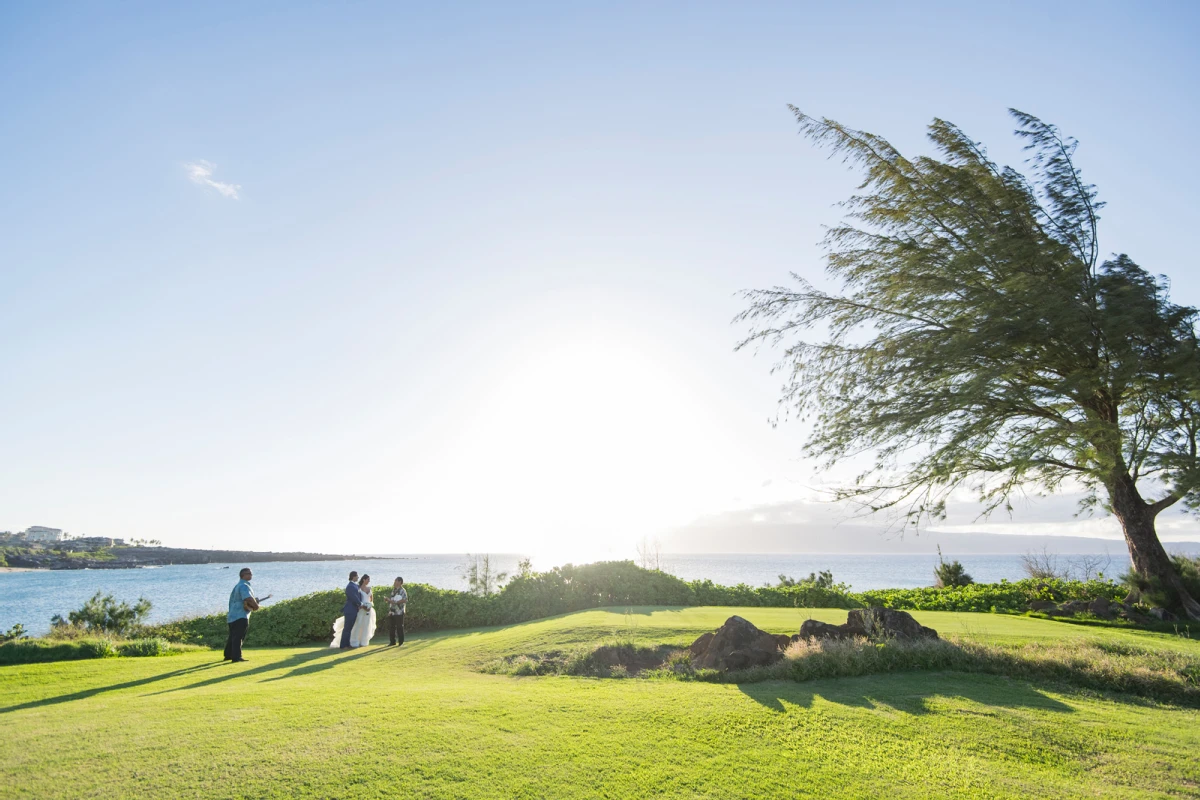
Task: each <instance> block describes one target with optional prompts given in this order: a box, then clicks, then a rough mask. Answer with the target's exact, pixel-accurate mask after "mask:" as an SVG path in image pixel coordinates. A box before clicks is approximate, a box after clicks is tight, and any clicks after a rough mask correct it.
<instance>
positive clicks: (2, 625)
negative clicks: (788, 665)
mask: <svg viewBox="0 0 1200 800" xmlns="http://www.w3.org/2000/svg"><path fill="white" fill-rule="evenodd" d="M492 558H493V562H494V563H495V564H497V565H498V569H499V570H512V569H513V568H514V567H516V565H517V561H518V560H519V559H520V558H521V556H519V555H512V554H509V555H498V556H493V557H492ZM1059 558H1060V562H1065V561H1069V560H1070V559H1072V558H1077V557H1073V556H1070V555H1061V556H1059ZM962 562H963V565H964V566H965V567H966V569H967V571H968V572H969V573H970V574H971V576H972V577H974V578H975V580H976V581H977V582H980V583H993V582H995V581H999V580H1000V579H1001V578H1007V579H1008V580H1018V579H1020V578H1022V577H1024V573H1023V572H1022V570H1021V557H1020V556H1018V555H976V556H967V557H964V558H963V559H962ZM936 563H937V556H936V555H771V554H758V555H670V554H664V556H663V564H662V566H663V569H664V570H665V571H667V572H670V573H671V574H673V575H677V576H679V577H680V578H683V579H684V580H694V579H699V578H709V579H711V580H712V581H714V582H715V583H719V584H722V585H726V586H732V585H736V584H739V583H747V584H750V585H752V586H757V585H762V584H764V583H768V582H771V583H774V582H775V581H776V580H778V576H779V574H780V573H782V574H785V575H791V576H793V577H796V578H802V577H804V576H806V575H808V574H809V573H810V572H818V571H820V570H823V569H827V570H831V571H832V572H833V577H834V579H835V580H837V581H841V582H844V583H848V584H850V586H851V588H853V589H855V590H857V591H862V590H865V589H885V588H911V587H917V586H930V585H932V584H933V566H934V564H936ZM462 564H463V556H461V555H417V556H406V557H399V558H388V559H380V560H372V561H309V562H268V563H261V564H252V565H251V567H252V568H253V569H254V588H255V591H256V592H257V593H258V594H259V595H260V596H261V595H265V594H270V595H272V599H271V601H268V603H270V602H273V601H275V600H285V599H287V598H290V597H299V596H300V595H304V594H309V593H310V592H316V591H321V590H324V589H341V588H342V587H343V586H345V585H346V577H347V574H348V573H349V572H350V570H352V569H355V570H358V571H359V572H360V573H361V572H367V573H370V575H371V577H372V578H373V582H374V583H375V584H376V585H380V584H383V585H390V584H391V582H392V579H394V578H395V577H396V576H398V575H399V576H401V577H403V578H404V580H405V581H407V582H409V583H427V584H430V585H432V586H436V587H439V588H442V589H464V588H466V581H465V580H464V579H463V578H462V576H461V569H462ZM241 566H244V565H242V564H233V565H225V564H199V565H176V566H164V567H145V568H142V569H120V570H58V571H39V572H12V573H3V574H0V630H8V629H9V627H10V626H12V625H14V624H16V623H18V622H19V623H21V624H22V625H24V626H25V629H26V630H27V631H29V632H30V633H32V634H35V635H36V634H41V633H45V632H46V631H47V630H49V628H50V617H51V616H52V615H54V614H56V613H57V614H62V615H63V616H64V617H65V616H66V614H67V612H68V611H70V610H72V609H77V608H79V607H80V606H81V605H83V603H84V601H86V600H87V599H88V598H89V597H91V596H92V595H93V594H95V593H96V592H98V591H103V592H105V593H112V594H113V595H114V596H115V597H116V598H117V599H118V600H129V601H134V600H136V599H137V598H139V597H145V598H147V599H149V600H150V601H151V602H152V603H153V610H152V611H151V614H150V621H151V622H166V621H169V620H173V619H179V618H181V617H191V616H196V615H200V614H214V613H217V612H223V611H224V610H225V609H226V608H227V603H228V598H229V592H230V590H231V589H232V588H233V585H234V584H235V583H237V570H238V568H240V567H241ZM533 566H534V568H535V569H539V570H544V569H549V568H551V567H554V566H557V565H556V564H553V563H539V561H538V560H537V559H536V558H535V559H534V560H533ZM1128 566H1129V562H1128V560H1127V559H1126V558H1125V556H1124V555H1118V556H1113V557H1112V561H1111V564H1110V565H1109V566H1108V567H1107V568H1106V569H1105V570H1104V571H1105V573H1106V574H1108V575H1113V576H1115V575H1118V574H1120V573H1121V572H1124V571H1125V570H1126V569H1127V568H1128Z"/></svg>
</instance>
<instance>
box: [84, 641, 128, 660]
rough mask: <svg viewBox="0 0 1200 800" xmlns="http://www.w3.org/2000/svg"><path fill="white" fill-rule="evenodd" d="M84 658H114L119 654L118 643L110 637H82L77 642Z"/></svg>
mask: <svg viewBox="0 0 1200 800" xmlns="http://www.w3.org/2000/svg"><path fill="white" fill-rule="evenodd" d="M77 644H78V646H79V649H80V651H81V652H83V653H86V655H84V656H83V658H112V657H113V656H118V655H120V653H118V652H117V648H116V645H114V644H113V643H112V641H111V640H109V639H80V640H79V641H78V642H77Z"/></svg>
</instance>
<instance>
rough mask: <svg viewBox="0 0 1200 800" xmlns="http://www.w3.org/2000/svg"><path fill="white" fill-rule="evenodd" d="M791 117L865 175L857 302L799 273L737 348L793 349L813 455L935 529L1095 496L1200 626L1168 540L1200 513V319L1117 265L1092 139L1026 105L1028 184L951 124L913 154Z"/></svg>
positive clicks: (850, 229)
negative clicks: (1177, 511) (1163, 532)
mask: <svg viewBox="0 0 1200 800" xmlns="http://www.w3.org/2000/svg"><path fill="white" fill-rule="evenodd" d="M792 111H793V112H794V113H795V115H796V119H797V120H798V121H799V123H800V130H801V132H802V133H804V134H805V135H806V136H807V137H808V138H810V139H811V140H812V141H814V142H815V143H817V144H819V145H822V146H824V147H827V148H828V149H829V150H830V151H832V154H833V155H836V156H841V157H842V158H843V159H844V160H845V161H846V162H847V163H849V164H851V165H852V166H854V167H857V168H860V169H861V170H862V171H863V173H864V179H863V182H862V184H861V185H860V186H859V189H858V192H857V193H856V194H855V195H853V196H852V197H851V198H850V199H849V200H847V201H846V202H845V203H844V204H843V206H844V208H845V209H846V212H847V218H846V220H845V221H844V222H843V223H841V224H839V225H837V226H836V227H833V228H831V229H830V230H829V232H828V234H827V237H826V240H825V247H826V251H827V253H828V255H827V260H828V271H829V273H830V274H831V276H832V277H834V278H835V279H838V280H839V281H840V283H841V286H842V288H841V289H840V291H838V292H835V293H829V292H825V291H822V290H820V289H818V288H816V287H814V286H813V285H811V284H810V283H808V282H807V281H805V280H804V279H803V278H800V277H799V276H797V275H793V278H794V279H795V282H796V285H794V286H789V287H775V288H773V289H767V290H761V291H752V292H748V293H747V298H748V301H749V306H748V308H747V309H746V310H745V311H744V312H743V313H742V314H741V315H739V317H738V321H740V322H742V323H744V324H748V325H749V333H748V335H747V338H746V339H745V340H744V341H742V342H741V344H740V345H739V347H746V346H749V345H754V344H759V343H761V344H766V345H769V346H771V347H780V348H783V350H782V352H783V355H782V358H781V360H780V362H779V364H778V365H777V367H776V369H779V370H781V371H782V372H783V374H785V375H786V380H785V384H784V393H783V397H782V401H781V402H782V405H783V406H784V408H785V409H787V410H789V411H790V412H794V413H797V414H799V415H800V416H802V417H810V416H811V418H812V419H813V422H814V426H813V432H812V435H811V437H810V438H809V440H808V441H807V443H806V445H805V449H806V452H807V453H808V454H809V455H810V456H814V457H818V458H820V459H822V460H823V461H824V462H825V463H827V464H832V463H835V462H837V461H839V460H841V459H843V458H846V457H848V456H850V455H852V454H857V453H860V452H862V451H869V452H873V453H874V461H873V463H872V465H871V466H870V468H868V469H867V470H866V471H865V472H864V473H863V474H862V475H860V476H859V478H858V480H857V481H856V482H855V483H854V484H853V485H852V486H848V487H845V488H844V490H843V491H842V492H841V493H840V496H841V498H843V499H858V500H860V501H862V502H863V503H864V504H865V505H866V507H867V508H868V509H871V510H883V509H891V510H892V511H893V512H899V513H900V514H901V515H902V518H903V519H904V520H905V521H906V523H908V524H917V523H918V522H920V521H921V520H927V519H936V518H939V517H944V515H945V508H946V500H947V498H948V496H949V495H950V493H951V492H952V491H954V490H956V489H959V488H963V487H965V488H969V489H971V490H973V491H974V492H976V493H977V495H978V497H979V499H980V501H981V502H982V503H983V508H984V511H985V513H990V512H992V511H994V510H996V509H998V508H1006V509H1009V510H1011V505H1010V498H1011V497H1012V496H1013V495H1014V494H1015V493H1018V492H1021V491H1025V490H1028V489H1033V490H1035V491H1041V492H1052V491H1056V490H1061V489H1064V488H1074V487H1082V488H1083V489H1084V490H1085V492H1086V494H1085V500H1084V504H1085V506H1088V507H1091V506H1099V507H1101V508H1103V509H1105V510H1107V511H1110V512H1111V513H1112V514H1113V515H1114V516H1115V517H1116V518H1117V520H1119V521H1120V523H1121V527H1122V529H1123V531H1124V534H1125V541H1126V543H1127V544H1128V547H1129V554H1130V556H1131V559H1132V561H1133V567H1134V570H1135V572H1137V573H1138V574H1139V575H1141V576H1143V577H1145V578H1147V579H1150V580H1153V581H1156V582H1160V583H1161V584H1162V585H1163V586H1164V587H1165V588H1167V589H1168V590H1170V591H1171V592H1172V593H1173V594H1174V595H1175V597H1177V599H1178V604H1179V606H1180V607H1181V608H1182V609H1183V610H1184V611H1185V612H1186V613H1187V614H1188V615H1189V616H1191V617H1192V618H1200V604H1198V603H1197V602H1196V600H1195V599H1194V598H1193V597H1191V596H1190V595H1189V594H1188V592H1187V591H1186V590H1185V589H1184V587H1183V585H1182V583H1181V582H1180V580H1179V576H1178V575H1177V574H1176V572H1175V570H1174V568H1173V566H1172V564H1171V560H1170V558H1169V557H1168V555H1167V553H1166V551H1165V550H1164V549H1163V546H1162V543H1161V542H1160V541H1159V539H1158V535H1157V532H1156V530H1155V519H1156V518H1157V517H1158V515H1159V514H1161V513H1162V512H1163V511H1164V510H1166V509H1167V508H1170V507H1171V506H1174V505H1176V504H1181V505H1182V506H1184V507H1190V508H1191V509H1193V510H1195V509H1196V508H1197V507H1200V459H1198V457H1197V430H1198V428H1200V347H1198V345H1197V339H1196V315H1197V312H1196V310H1195V309H1192V308H1187V307H1183V306H1178V305H1175V304H1173V303H1172V302H1170V300H1169V298H1168V295H1167V286H1166V281H1165V278H1156V277H1154V276H1153V275H1151V274H1150V273H1148V272H1147V271H1146V270H1144V269H1142V268H1141V267H1139V266H1138V265H1137V264H1135V263H1134V262H1133V261H1132V260H1131V259H1130V258H1129V257H1128V256H1125V255H1119V256H1114V257H1113V258H1112V259H1110V260H1107V261H1104V262H1103V263H1101V262H1100V260H1099V253H1100V246H1099V242H1098V240H1097V222H1098V216H1097V211H1098V209H1099V208H1100V207H1101V203H1099V202H1097V200H1096V191H1095V188H1094V187H1093V186H1091V185H1089V184H1087V183H1085V182H1084V180H1083V178H1082V177H1081V174H1080V171H1079V169H1078V168H1077V167H1076V166H1075V162H1074V154H1075V149H1076V144H1077V143H1076V142H1075V140H1074V139H1071V138H1066V137H1064V136H1062V135H1061V134H1060V133H1059V131H1058V130H1057V128H1055V127H1054V126H1053V125H1049V124H1047V123H1044V122H1042V121H1041V120H1039V119H1037V118H1036V117H1033V116H1030V115H1029V114H1024V113H1021V112H1018V111H1013V112H1012V114H1013V116H1014V117H1015V119H1016V121H1017V126H1018V127H1017V131H1016V133H1017V135H1018V136H1019V137H1021V138H1023V139H1024V140H1025V143H1026V150H1027V151H1028V152H1029V153H1030V158H1029V159H1028V161H1027V164H1028V170H1027V173H1028V174H1027V175H1025V174H1022V173H1021V172H1018V171H1017V170H1016V169H1013V168H1011V167H1001V166H998V165H997V164H995V163H993V162H992V161H991V160H989V159H988V156H987V154H986V152H985V151H984V149H983V148H982V147H981V146H980V145H979V144H978V143H976V142H974V141H972V140H971V139H970V138H968V137H967V136H966V135H965V134H963V132H962V131H960V130H959V129H958V128H957V127H955V126H954V125H952V124H950V123H949V122H945V121H943V120H934V122H933V123H932V124H931V125H930V127H929V137H930V139H932V141H933V144H934V145H935V147H936V150H937V153H938V157H919V158H912V159H909V158H906V157H905V156H903V155H901V154H900V153H899V152H898V151H897V150H896V149H895V148H894V147H892V146H891V145H890V144H889V143H888V142H887V141H885V140H884V139H882V138H881V137H879V136H876V135H874V134H870V133H866V132H863V131H857V130H854V129H851V128H847V127H845V126H844V125H840V124H838V123H837V122H834V121H832V120H828V119H816V118H813V117H810V116H808V115H806V114H803V113H801V112H800V111H799V110H798V109H795V108H792Z"/></svg>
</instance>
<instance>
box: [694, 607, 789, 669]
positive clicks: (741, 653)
mask: <svg viewBox="0 0 1200 800" xmlns="http://www.w3.org/2000/svg"><path fill="white" fill-rule="evenodd" d="M779 645H780V642H779V640H778V639H776V637H775V636H773V635H771V634H769V633H767V632H766V631H763V630H759V629H758V628H756V627H755V626H754V625H753V624H752V623H750V622H749V621H748V620H745V619H742V618H741V617H730V618H729V619H727V620H725V624H724V625H722V626H721V627H720V628H717V630H716V632H715V633H706V634H704V635H703V636H701V637H700V638H698V639H697V640H696V641H694V642H692V646H691V647H689V648H688V650H689V652H691V654H692V665H693V666H695V667H696V668H697V669H719V670H731V669H746V668H748V667H761V666H765V665H767V664H771V663H773V662H775V661H778V660H779V659H780V658H782V657H783V654H782V653H780V651H779Z"/></svg>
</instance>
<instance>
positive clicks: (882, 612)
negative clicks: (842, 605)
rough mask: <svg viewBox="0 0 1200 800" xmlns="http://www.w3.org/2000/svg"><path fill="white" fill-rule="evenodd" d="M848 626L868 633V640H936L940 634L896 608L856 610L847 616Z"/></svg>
mask: <svg viewBox="0 0 1200 800" xmlns="http://www.w3.org/2000/svg"><path fill="white" fill-rule="evenodd" d="M846 624H847V625H849V626H851V627H859V628H862V629H863V630H865V631H866V634H867V638H868V639H936V638H938V633H937V631H935V630H934V629H933V628H926V627H925V626H924V625H922V624H921V623H919V622H917V621H916V620H915V619H913V616H912V614H909V613H908V612H907V611H897V610H896V609H894V608H879V607H875V608H864V609H861V610H860V609H856V610H854V611H851V612H850V613H849V614H847V615H846Z"/></svg>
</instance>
